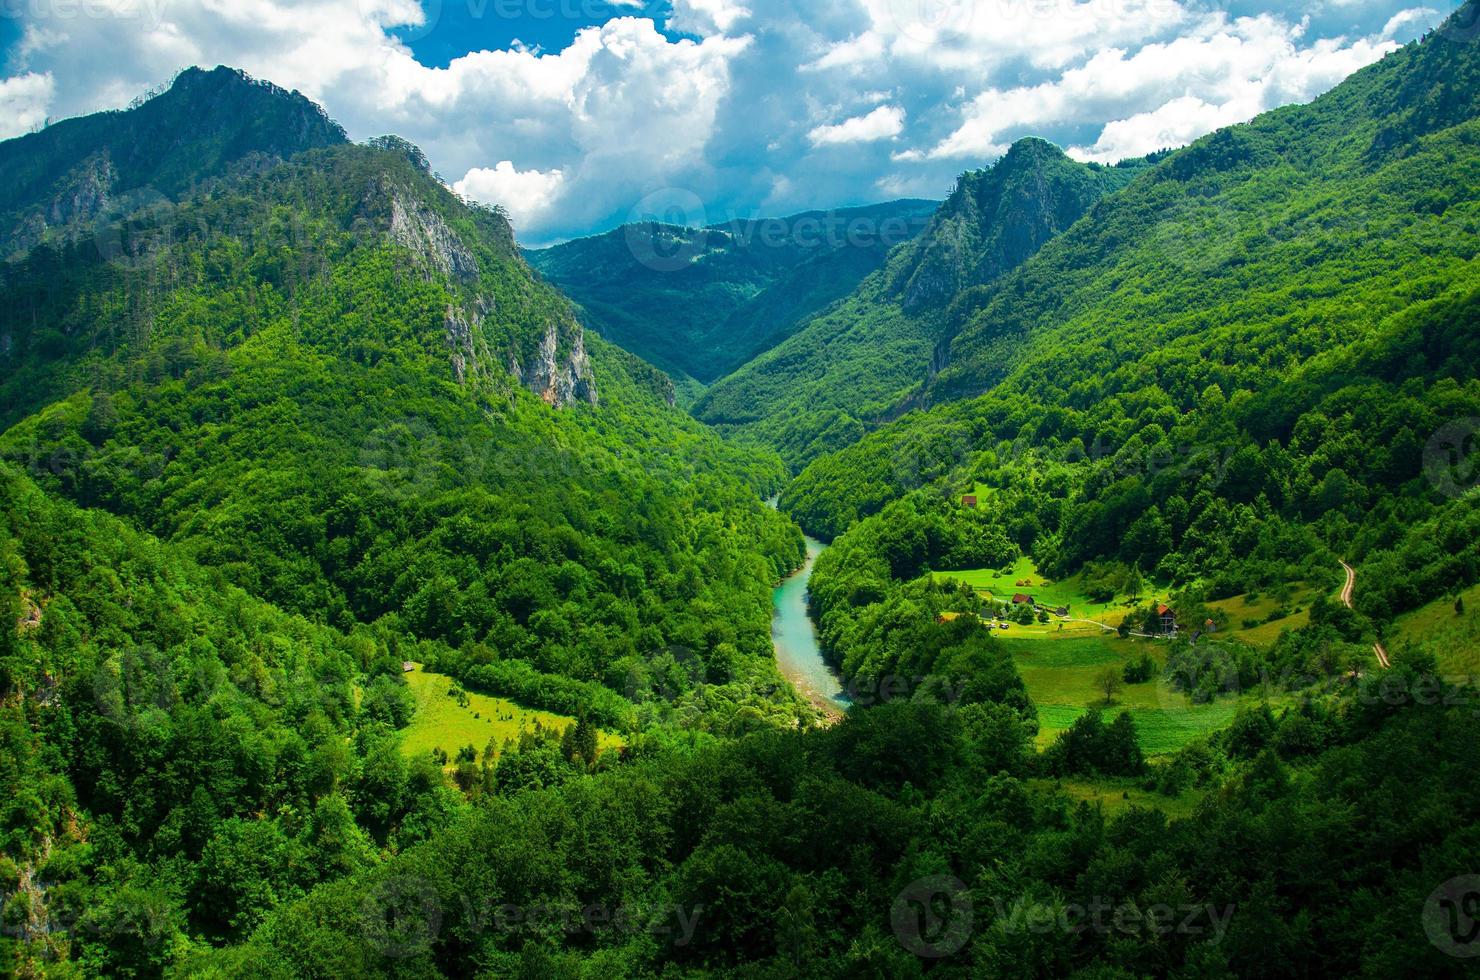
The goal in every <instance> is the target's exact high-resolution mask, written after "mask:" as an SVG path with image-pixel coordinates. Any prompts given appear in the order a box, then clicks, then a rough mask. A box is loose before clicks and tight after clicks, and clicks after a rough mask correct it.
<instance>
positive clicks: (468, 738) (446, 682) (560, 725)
mask: <svg viewBox="0 0 1480 980" xmlns="http://www.w3.org/2000/svg"><path fill="white" fill-rule="evenodd" d="M406 683H407V684H409V685H410V686H411V693H412V694H413V695H414V696H415V698H416V713H415V714H414V715H413V716H412V718H411V724H410V725H409V726H407V728H406V731H405V733H404V736H403V738H402V741H401V752H402V753H403V754H405V755H408V756H411V755H420V754H422V753H424V752H431V751H432V750H433V749H441V750H442V751H443V752H446V753H447V755H448V756H449V757H455V756H456V755H457V750H458V749H460V748H462V747H463V746H465V745H472V746H473V747H474V748H476V749H477V750H478V752H479V754H480V755H481V754H482V752H483V749H484V747H485V746H487V745H488V743H489V742H490V741H492V742H493V743H494V751H495V754H497V753H499V752H502V751H503V748H504V743H505V742H511V743H517V742H518V741H519V736H520V735H522V734H523V733H525V732H532V731H535V730H536V728H537V727H538V729H541V730H544V731H549V730H551V729H554V730H556V731H559V732H564V731H565V729H566V727H567V726H569V725H573V724H575V719H574V718H571V717H569V716H567V715H557V714H555V713H554V712H550V711H539V710H536V709H534V708H526V707H523V706H521V705H519V704H516V703H515V702H513V701H510V700H508V699H507V698H496V697H490V696H489V695H486V694H478V693H476V692H473V691H467V692H466V697H467V704H466V705H463V704H462V703H461V702H460V700H459V699H458V698H457V697H454V696H452V695H450V694H449V693H448V692H449V691H452V690H454V689H455V688H456V686H457V682H456V681H454V680H453V679H452V678H451V677H448V676H447V675H445V674H436V673H432V672H430V671H426V670H423V669H422V667H421V665H420V664H418V665H417V666H416V669H415V670H413V671H411V672H410V673H408V674H407V675H406ZM597 745H598V746H599V747H600V748H601V750H602V751H603V752H605V751H606V750H608V749H613V748H618V747H620V746H621V745H622V740H621V738H619V737H617V736H615V735H612V734H610V733H608V732H598V734H597Z"/></svg>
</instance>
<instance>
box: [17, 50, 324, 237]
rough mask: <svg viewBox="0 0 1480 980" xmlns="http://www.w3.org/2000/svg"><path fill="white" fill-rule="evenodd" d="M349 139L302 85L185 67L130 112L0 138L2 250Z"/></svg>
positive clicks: (82, 231)
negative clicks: (292, 88) (291, 88)
mask: <svg viewBox="0 0 1480 980" xmlns="http://www.w3.org/2000/svg"><path fill="white" fill-rule="evenodd" d="M344 142H346V138H345V135H344V130H342V129H341V128H340V127H339V126H338V124H336V123H335V122H333V121H332V120H330V119H329V118H328V117H327V116H326V115H325V114H324V112H323V110H322V109H320V108H319V107H318V106H317V105H315V104H314V103H313V102H310V101H309V100H308V99H306V98H304V97H303V96H301V95H299V94H298V93H297V92H291V93H290V92H285V91H283V90H282V89H280V88H278V87H277V86H276V85H273V84H271V83H270V82H263V81H257V80H255V79H253V78H251V77H250V76H249V75H247V74H246V73H245V72H242V71H238V70H236V69H232V68H226V67H218V68H215V69H213V70H211V71H205V70H203V69H200V68H188V69H186V70H185V71H183V72H181V73H180V74H179V75H178V76H177V77H176V78H175V80H174V83H173V84H172V85H171V86H170V87H169V88H168V89H167V90H166V91H164V92H162V93H160V94H159V95H157V96H155V97H153V98H149V99H147V100H144V101H141V102H139V103H138V104H136V105H135V106H133V107H131V108H129V109H127V110H124V111H120V112H104V113H99V114H97V115H91V116H85V117H81V118H77V119H67V120H63V121H62V122H58V123H56V124H54V125H51V126H48V127H47V128H45V129H43V130H41V131H40V132H36V133H32V134H30V135H28V136H22V137H20V138H19V139H13V140H7V141H5V142H4V143H0V257H6V256H12V255H14V254H16V253H21V252H25V251H27V250H29V249H30V248H32V247H33V246H35V245H37V244H39V243H40V242H42V241H48V240H55V239H58V238H68V237H77V236H86V235H89V234H90V233H91V231H92V225H93V223H94V222H96V221H98V220H100V219H101V220H105V221H106V220H114V221H117V220H119V219H121V218H124V217H126V216H127V215H128V214H130V213H132V212H133V211H135V210H137V209H139V208H144V207H150V206H153V205H157V204H159V203H160V202H169V201H173V200H175V199H176V198H178V197H179V196H180V195H181V194H182V193H184V192H186V191H189V190H191V189H193V188H195V187H196V186H198V185H201V184H203V183H205V182H207V181H209V180H211V179H213V178H216V177H220V176H222V175H224V174H226V173H227V172H229V171H232V170H250V169H253V168H261V167H266V166H270V165H271V164H272V163H273V162H275V161H279V160H283V159H286V158H288V157H290V156H292V155H294V154H295V153H299V152H301V151H303V150H307V149H312V148H314V147H322V146H335V145H338V144H342V143H344Z"/></svg>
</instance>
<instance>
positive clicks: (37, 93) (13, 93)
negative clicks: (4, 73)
mask: <svg viewBox="0 0 1480 980" xmlns="http://www.w3.org/2000/svg"><path fill="white" fill-rule="evenodd" d="M55 87H56V86H55V84H54V83H53V81H52V77H51V75H49V74H47V75H38V74H36V73H35V72H28V73H26V74H24V75H16V76H13V77H11V78H6V79H3V80H0V139H10V138H11V137H13V136H24V135H25V134H26V133H29V132H30V131H31V130H33V129H36V128H37V127H39V126H40V125H41V124H42V123H43V122H45V121H46V111H47V107H48V106H50V105H51V97H52V90H53V89H54V88H55Z"/></svg>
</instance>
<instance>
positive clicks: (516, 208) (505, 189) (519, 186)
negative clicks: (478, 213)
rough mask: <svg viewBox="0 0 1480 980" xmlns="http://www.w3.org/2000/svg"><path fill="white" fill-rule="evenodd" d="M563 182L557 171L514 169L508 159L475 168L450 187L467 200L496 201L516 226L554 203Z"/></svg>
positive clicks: (521, 226)
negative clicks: (489, 165)
mask: <svg viewBox="0 0 1480 980" xmlns="http://www.w3.org/2000/svg"><path fill="white" fill-rule="evenodd" d="M564 183H565V174H564V172H562V171H560V170H551V171H549V172H548V173H546V172H542V171H539V170H515V169H514V164H513V162H512V161H509V160H500V161H499V162H498V164H497V165H495V166H493V167H491V168H490V167H474V168H473V169H472V170H469V171H468V172H467V174H466V175H464V176H463V179H462V180H459V181H458V182H457V183H455V184H453V185H452V189H453V190H455V191H457V192H458V193H459V194H461V195H462V196H463V197H466V198H468V199H469V200H473V201H479V202H481V203H483V204H497V205H500V206H501V207H502V208H503V209H504V210H505V211H507V212H508V213H509V219H510V220H511V221H513V223H514V227H515V228H523V227H524V226H525V225H526V223H528V222H530V221H532V220H533V219H535V218H538V217H539V216H540V215H542V214H544V213H545V211H547V210H548V209H549V207H550V205H552V204H554V203H555V200H556V198H557V197H558V196H559V194H560V189H561V186H562V185H563V184H564Z"/></svg>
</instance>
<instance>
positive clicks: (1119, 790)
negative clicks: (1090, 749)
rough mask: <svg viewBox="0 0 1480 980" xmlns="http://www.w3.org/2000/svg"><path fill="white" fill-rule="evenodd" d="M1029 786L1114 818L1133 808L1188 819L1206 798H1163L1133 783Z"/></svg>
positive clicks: (1194, 793)
mask: <svg viewBox="0 0 1480 980" xmlns="http://www.w3.org/2000/svg"><path fill="white" fill-rule="evenodd" d="M1032 785H1033V786H1035V787H1042V788H1053V789H1058V790H1062V791H1063V792H1064V794H1065V795H1067V796H1068V797H1069V798H1071V799H1074V800H1080V801H1083V802H1085V803H1090V804H1099V806H1100V807H1101V809H1103V810H1104V811H1105V815H1106V816H1111V817H1113V816H1115V815H1116V814H1118V813H1123V812H1124V811H1126V810H1129V809H1130V808H1131V807H1133V806H1143V807H1149V808H1151V809H1153V810H1160V811H1161V812H1162V813H1165V814H1166V815H1167V816H1168V817H1169V818H1171V819H1173V820H1176V819H1182V818H1185V817H1190V816H1192V814H1193V812H1194V811H1195V810H1196V809H1197V805H1198V804H1199V803H1200V802H1202V799H1203V796H1204V795H1206V794H1205V792H1204V791H1203V790H1197V789H1189V790H1184V791H1183V792H1182V793H1181V794H1180V795H1178V796H1163V795H1162V794H1160V793H1156V792H1152V791H1150V790H1144V789H1142V788H1141V787H1140V786H1139V785H1137V783H1136V781H1135V780H1133V779H1114V778H1106V779H1096V780H1088V779H1060V780H1053V779H1035V780H1033V781H1032Z"/></svg>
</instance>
